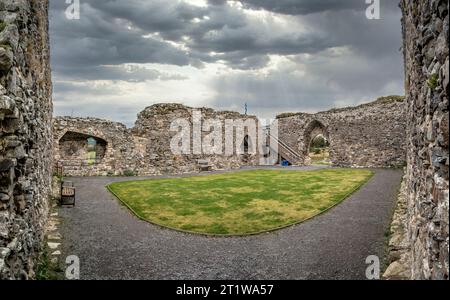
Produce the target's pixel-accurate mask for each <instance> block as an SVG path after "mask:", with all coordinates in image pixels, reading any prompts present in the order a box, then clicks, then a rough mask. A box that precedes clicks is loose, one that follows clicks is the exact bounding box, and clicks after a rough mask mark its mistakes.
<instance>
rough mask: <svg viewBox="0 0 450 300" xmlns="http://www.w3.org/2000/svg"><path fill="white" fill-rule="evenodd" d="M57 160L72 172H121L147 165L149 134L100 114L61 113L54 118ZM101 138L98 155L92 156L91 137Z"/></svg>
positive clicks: (113, 173)
mask: <svg viewBox="0 0 450 300" xmlns="http://www.w3.org/2000/svg"><path fill="white" fill-rule="evenodd" d="M53 131H54V141H53V144H54V145H53V148H54V150H55V152H54V161H55V162H59V163H61V164H62V165H63V166H64V171H65V174H67V175H71V176H94V175H101V176H106V175H121V174H123V173H126V172H128V171H133V170H140V169H141V168H143V167H144V163H143V159H144V153H145V148H144V149H143V148H142V147H141V146H140V145H141V144H145V138H137V137H134V136H132V135H131V133H130V131H129V130H128V129H127V128H126V126H125V125H123V124H121V123H117V122H111V121H107V120H102V119H96V118H72V117H57V118H55V120H54V122H53ZM89 137H94V138H95V139H96V140H97V146H96V152H97V158H95V159H94V158H91V157H89V156H88V153H87V148H88V138H89Z"/></svg>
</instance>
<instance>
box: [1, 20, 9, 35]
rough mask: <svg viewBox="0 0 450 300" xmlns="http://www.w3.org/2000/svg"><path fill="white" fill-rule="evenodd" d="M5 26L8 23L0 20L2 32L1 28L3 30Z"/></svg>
mask: <svg viewBox="0 0 450 300" xmlns="http://www.w3.org/2000/svg"><path fill="white" fill-rule="evenodd" d="M6 26H8V24H6V23H5V22H3V21H0V32H2V31H3V30H5V28H6Z"/></svg>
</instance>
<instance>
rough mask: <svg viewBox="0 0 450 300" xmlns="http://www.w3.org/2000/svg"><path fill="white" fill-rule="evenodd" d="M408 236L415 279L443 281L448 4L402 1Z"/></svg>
mask: <svg viewBox="0 0 450 300" xmlns="http://www.w3.org/2000/svg"><path fill="white" fill-rule="evenodd" d="M401 6H402V10H403V35H404V54H405V71H406V82H405V85H406V91H407V103H408V107H407V120H408V168H407V174H406V185H407V202H408V219H407V227H408V235H409V242H410V246H411V260H412V270H411V273H412V277H413V278H414V279H448V268H449V267H448V259H449V253H448V249H449V241H448V239H449V232H448V222H449V215H448V209H449V173H448V172H449V169H448V167H449V156H448V138H449V136H448V135H449V132H448V126H449V119H448V117H449V116H448V92H449V85H448V84H449V73H448V72H449V58H448V52H449V49H448V27H449V18H448V1H443V0H440V1H438V0H423V1H413V0H403V1H402V3H401Z"/></svg>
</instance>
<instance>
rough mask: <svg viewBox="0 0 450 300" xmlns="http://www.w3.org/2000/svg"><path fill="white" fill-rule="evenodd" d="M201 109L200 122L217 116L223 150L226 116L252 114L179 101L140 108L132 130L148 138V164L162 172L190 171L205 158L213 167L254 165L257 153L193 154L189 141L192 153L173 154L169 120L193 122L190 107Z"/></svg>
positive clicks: (229, 118) (206, 132)
mask: <svg viewBox="0 0 450 300" xmlns="http://www.w3.org/2000/svg"><path fill="white" fill-rule="evenodd" d="M194 110H195V111H197V112H198V113H201V116H202V120H201V121H202V122H204V121H206V120H208V119H214V120H218V121H219V122H220V124H221V126H222V144H223V147H222V150H223V153H224V152H225V149H224V147H225V120H236V119H242V120H246V119H252V120H255V123H256V118H255V117H249V116H245V115H242V114H239V113H236V112H220V111H214V110H213V109H209V108H192V107H186V106H183V105H180V104H159V105H153V106H151V107H148V108H147V109H145V110H144V111H142V112H141V113H140V114H139V116H138V119H137V121H136V125H135V127H134V128H133V132H134V133H135V134H136V135H138V136H144V137H147V138H148V144H147V154H148V156H147V159H146V161H147V162H148V163H149V166H150V167H156V168H157V169H159V170H161V172H162V173H189V172H195V171H197V170H198V166H197V161H198V160H207V161H208V162H209V164H210V165H211V166H212V167H213V169H226V170H229V169H237V168H240V167H241V166H243V165H256V164H257V163H258V156H257V155H239V154H236V153H234V154H233V155H231V156H228V155H220V154H219V155H215V154H213V155H208V154H206V153H204V152H203V151H202V153H201V154H195V152H194V145H193V143H191V145H190V149H191V154H182V155H174V154H173V151H171V147H170V142H171V140H172V138H173V137H174V136H175V135H176V134H177V131H170V130H169V129H170V127H171V123H172V122H173V121H174V120H177V119H185V120H189V122H190V123H191V124H192V123H194V120H193V117H192V116H193V111H194ZM193 131H194V128H193V127H191V134H190V135H191V141H193ZM202 131H203V132H202V138H204V137H205V136H206V135H208V131H207V130H203V129H202ZM236 138H237V136H236V134H233V142H234V143H235V145H236V143H238V144H240V143H243V141H236Z"/></svg>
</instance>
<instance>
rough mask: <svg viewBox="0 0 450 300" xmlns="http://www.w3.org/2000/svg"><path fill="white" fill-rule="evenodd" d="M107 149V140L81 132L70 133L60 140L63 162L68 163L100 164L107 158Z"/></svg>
mask: <svg viewBox="0 0 450 300" xmlns="http://www.w3.org/2000/svg"><path fill="white" fill-rule="evenodd" d="M106 148H107V142H106V141H105V140H103V139H101V138H98V137H94V136H90V135H86V134H83V133H79V132H72V131H69V132H67V133H66V134H65V135H64V136H63V137H62V138H61V139H60V140H59V152H60V156H61V160H63V161H65V162H66V163H68V162H72V163H73V164H80V163H81V164H88V165H92V164H95V163H99V162H100V161H101V160H102V159H103V158H104V156H105V153H106Z"/></svg>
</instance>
